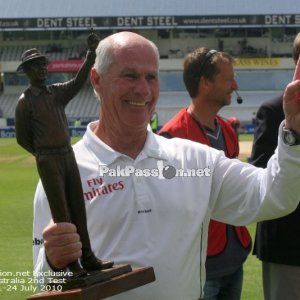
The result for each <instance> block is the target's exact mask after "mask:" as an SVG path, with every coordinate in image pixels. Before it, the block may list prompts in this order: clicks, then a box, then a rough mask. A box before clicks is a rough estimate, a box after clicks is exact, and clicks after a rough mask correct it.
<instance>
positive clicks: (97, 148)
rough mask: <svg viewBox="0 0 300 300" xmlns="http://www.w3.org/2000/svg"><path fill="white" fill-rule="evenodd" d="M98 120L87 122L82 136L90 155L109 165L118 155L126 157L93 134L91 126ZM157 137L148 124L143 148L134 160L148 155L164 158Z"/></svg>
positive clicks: (165, 154)
mask: <svg viewBox="0 0 300 300" xmlns="http://www.w3.org/2000/svg"><path fill="white" fill-rule="evenodd" d="M98 122H99V121H95V122H91V123H90V124H88V126H87V130H86V133H85V134H84V136H83V142H84V144H85V146H86V147H87V149H88V150H89V151H90V152H91V155H92V156H94V158H96V159H97V161H98V163H99V164H100V165H110V164H112V163H113V162H114V161H116V160H117V159H118V158H120V157H128V156H127V155H125V154H123V153H120V152H118V151H115V150H114V149H112V148H111V147H110V146H108V145H107V144H105V143H104V142H103V141H102V140H101V139H99V138H98V137H97V136H96V135H95V134H94V132H93V128H94V127H95V125H96V124H97V123H98ZM159 138H160V137H158V136H157V135H156V134H154V133H153V132H152V130H151V127H150V126H148V128H147V138H146V142H145V145H144V148H143V149H142V151H141V152H140V154H139V155H138V157H137V158H136V161H140V160H143V159H145V158H149V157H152V158H155V159H162V160H166V159H167V158H168V155H167V153H166V151H165V149H164V148H163V147H161V145H160V144H159V142H158V139H159Z"/></svg>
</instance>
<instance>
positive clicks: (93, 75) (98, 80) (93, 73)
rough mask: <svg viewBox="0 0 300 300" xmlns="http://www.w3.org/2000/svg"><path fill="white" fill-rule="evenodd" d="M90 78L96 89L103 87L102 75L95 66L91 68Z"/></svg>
mask: <svg viewBox="0 0 300 300" xmlns="http://www.w3.org/2000/svg"><path fill="white" fill-rule="evenodd" d="M90 80H91V83H92V86H93V88H94V89H95V90H98V89H99V88H100V87H101V76H100V75H99V74H98V73H97V71H96V69H95V68H92V69H91V73H90Z"/></svg>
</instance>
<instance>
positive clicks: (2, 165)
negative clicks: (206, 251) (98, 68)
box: [0, 135, 263, 300]
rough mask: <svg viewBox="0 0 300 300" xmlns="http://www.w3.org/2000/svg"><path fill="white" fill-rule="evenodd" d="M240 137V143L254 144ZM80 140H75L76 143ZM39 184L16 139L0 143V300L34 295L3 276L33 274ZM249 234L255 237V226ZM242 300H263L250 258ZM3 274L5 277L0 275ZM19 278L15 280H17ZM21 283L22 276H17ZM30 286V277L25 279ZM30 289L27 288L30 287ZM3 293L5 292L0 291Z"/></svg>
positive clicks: (30, 160) (255, 262) (257, 267)
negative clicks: (35, 203) (6, 281)
mask: <svg viewBox="0 0 300 300" xmlns="http://www.w3.org/2000/svg"><path fill="white" fill-rule="evenodd" d="M251 138H252V136H251V135H240V140H251ZM77 140H78V139H73V140H72V141H73V142H75V141H77ZM37 181H38V174H37V171H36V166H35V161H34V158H33V157H32V156H31V155H30V154H28V153H27V152H26V151H25V150H23V149H22V148H21V147H19V146H18V145H17V144H16V141H15V139H6V138H2V139H0V187H1V190H0V191H1V192H0V222H1V223H0V224H1V226H0V245H1V247H0V299H1V300H2V299H3V300H4V299H5V300H19V299H26V297H28V296H29V295H32V292H21V291H20V288H21V285H22V284H16V289H17V291H14V290H12V291H10V292H8V291H4V290H3V286H4V284H3V283H1V280H2V279H3V278H11V277H8V276H3V274H4V272H12V273H13V274H16V272H25V275H27V274H26V272H29V273H30V275H31V274H32V215H33V196H34V191H35V188H36V184H37ZM248 228H249V230H250V232H251V234H252V236H253V234H254V230H255V224H252V225H250V226H249V227H248ZM244 270H245V274H244V287H243V294H242V300H262V299H263V297H262V287H261V269H260V262H259V261H258V260H257V259H256V258H255V257H254V256H253V255H250V256H249V258H248V259H247V261H246V263H245V268H244ZM1 274H2V275H1ZM14 277H16V276H14ZM17 278H18V279H22V276H18V277H17ZM23 279H24V280H25V281H26V282H28V276H25V277H23ZM27 286H28V284H27ZM1 289H2V290H1Z"/></svg>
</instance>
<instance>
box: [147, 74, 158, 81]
mask: <svg viewBox="0 0 300 300" xmlns="http://www.w3.org/2000/svg"><path fill="white" fill-rule="evenodd" d="M147 79H148V80H156V79H157V76H156V75H154V74H149V75H148V76H147Z"/></svg>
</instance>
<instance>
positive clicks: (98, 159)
mask: <svg viewBox="0 0 300 300" xmlns="http://www.w3.org/2000/svg"><path fill="white" fill-rule="evenodd" d="M95 123H96V122H94V123H91V124H89V126H88V129H87V132H86V133H85V135H84V137H83V139H82V140H81V141H79V142H78V143H77V144H76V145H75V146H74V151H75V155H76V159H77V162H78V166H79V170H80V174H81V178H82V186H83V191H84V198H85V200H86V201H85V203H86V211H87V219H88V230H89V234H90V240H91V243H92V248H93V250H94V252H95V254H96V256H97V257H99V258H100V259H104V260H113V261H114V262H115V263H116V264H118V263H128V264H131V265H132V266H133V267H139V266H153V267H154V271H155V275H156V281H155V282H153V283H150V284H148V285H145V286H142V287H140V288H137V289H134V290H130V291H128V292H125V293H122V294H120V295H117V296H114V297H112V299H122V300H129V299H130V300H133V299H138V300H153V299H157V300H183V299H184V300H197V299H199V297H200V296H201V293H202V287H203V285H204V282H205V258H206V246H207V231H208V221H209V219H210V218H214V219H216V220H219V221H221V222H224V223H229V224H234V225H244V224H249V223H252V222H256V221H260V220H263V219H268V218H275V217H279V216H282V215H284V214H287V213H289V212H290V211H292V210H293V209H295V208H296V206H297V204H298V201H299V197H298V195H299V194H300V193H299V192H300V191H299V187H297V185H298V186H299V170H300V159H299V158H300V147H299V146H294V147H289V146H286V145H284V144H283V143H282V141H281V140H279V155H277V154H276V156H274V157H273V159H271V161H270V163H269V165H268V168H267V169H266V170H263V169H259V168H255V167H253V166H252V165H249V164H245V163H241V162H239V161H238V160H232V159H227V158H226V157H225V156H224V154H223V152H219V151H217V150H215V149H213V148H210V147H208V146H206V145H202V144H199V143H194V142H191V141H188V140H183V139H178V138H174V139H165V138H163V137H161V136H158V135H156V134H153V133H152V132H151V131H148V135H147V140H146V143H145V146H144V148H143V150H142V151H141V153H140V154H139V155H138V157H137V158H136V159H135V160H134V159H132V158H130V157H128V156H126V155H123V154H121V153H119V152H116V151H114V150H113V149H111V148H110V147H109V146H107V145H106V144H104V143H103V142H102V141H101V140H99V138H98V137H96V136H95V135H94V133H93V132H92V128H93V127H94V126H95ZM186 175H188V176H186ZM191 175H195V176H191ZM270 188H272V190H270ZM50 217H51V215H50V210H49V205H48V202H47V199H46V197H45V194H44V191H43V189H42V186H41V184H39V186H38V188H37V191H36V195H35V204H34V233H33V239H34V240H33V241H34V265H35V271H40V272H43V271H46V270H49V265H48V264H47V262H46V260H45V254H44V248H43V245H42V231H43V229H44V228H45V226H47V225H48V223H49V220H50ZM35 241H36V242H35ZM199 253H201V255H199Z"/></svg>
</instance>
